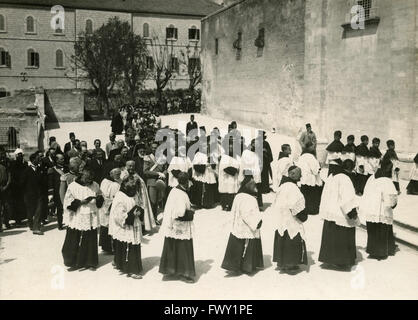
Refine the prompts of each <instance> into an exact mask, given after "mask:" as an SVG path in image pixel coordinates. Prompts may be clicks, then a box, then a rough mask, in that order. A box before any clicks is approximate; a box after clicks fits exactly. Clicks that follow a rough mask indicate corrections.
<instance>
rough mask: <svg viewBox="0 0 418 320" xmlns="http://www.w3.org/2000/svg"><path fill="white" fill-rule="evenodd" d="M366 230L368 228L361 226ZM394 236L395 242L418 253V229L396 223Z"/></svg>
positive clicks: (394, 224)
mask: <svg viewBox="0 0 418 320" xmlns="http://www.w3.org/2000/svg"><path fill="white" fill-rule="evenodd" d="M361 227H362V228H363V229H364V230H366V226H365V225H364V224H361ZM393 234H394V236H395V241H396V242H398V243H401V244H403V245H406V246H408V247H410V248H413V249H415V250H417V251H418V232H417V230H416V228H414V227H411V226H408V225H405V224H402V223H399V222H397V221H394V223H393Z"/></svg>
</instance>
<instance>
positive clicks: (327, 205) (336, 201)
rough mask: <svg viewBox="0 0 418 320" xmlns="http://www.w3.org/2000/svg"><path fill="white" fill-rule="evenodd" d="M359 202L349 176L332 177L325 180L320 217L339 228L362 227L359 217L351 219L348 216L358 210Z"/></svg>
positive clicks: (341, 174) (338, 175)
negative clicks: (355, 209) (352, 211)
mask: <svg viewBox="0 0 418 320" xmlns="http://www.w3.org/2000/svg"><path fill="white" fill-rule="evenodd" d="M358 202H359V201H358V198H357V196H356V192H355V190H354V186H353V183H352V182H351V179H350V178H349V177H348V176H347V175H345V174H343V173H340V174H337V175H335V176H333V175H330V176H329V177H328V178H326V180H325V186H324V190H323V191H322V197H321V204H320V207H319V215H320V217H321V218H322V219H324V220H327V221H333V222H335V223H336V224H337V225H339V226H342V227H355V226H358V225H360V220H359V219H358V217H357V218H356V219H350V218H349V217H348V216H347V214H348V213H350V211H351V210H353V209H354V208H358V206H359V203H358Z"/></svg>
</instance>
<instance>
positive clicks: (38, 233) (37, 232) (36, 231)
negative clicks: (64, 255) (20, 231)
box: [32, 230, 44, 236]
mask: <svg viewBox="0 0 418 320" xmlns="http://www.w3.org/2000/svg"><path fill="white" fill-rule="evenodd" d="M32 233H33V234H36V235H38V236H43V235H44V233H43V232H42V231H40V230H35V231H33V232H32Z"/></svg>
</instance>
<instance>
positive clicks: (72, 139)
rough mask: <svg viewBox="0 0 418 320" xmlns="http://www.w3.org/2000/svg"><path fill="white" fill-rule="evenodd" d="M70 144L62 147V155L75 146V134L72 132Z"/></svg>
mask: <svg viewBox="0 0 418 320" xmlns="http://www.w3.org/2000/svg"><path fill="white" fill-rule="evenodd" d="M69 136H70V142H67V143H66V144H65V145H64V154H67V152H68V151H70V150H71V149H72V148H73V147H74V146H75V140H76V139H75V134H74V132H70V134H69Z"/></svg>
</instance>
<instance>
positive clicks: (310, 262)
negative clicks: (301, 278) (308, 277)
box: [303, 251, 315, 273]
mask: <svg viewBox="0 0 418 320" xmlns="http://www.w3.org/2000/svg"><path fill="white" fill-rule="evenodd" d="M313 255H314V252H313V251H308V252H307V256H308V265H306V266H303V269H304V270H305V271H306V272H307V273H309V271H310V270H311V266H313V265H314V264H315V260H314V259H313Z"/></svg>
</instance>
